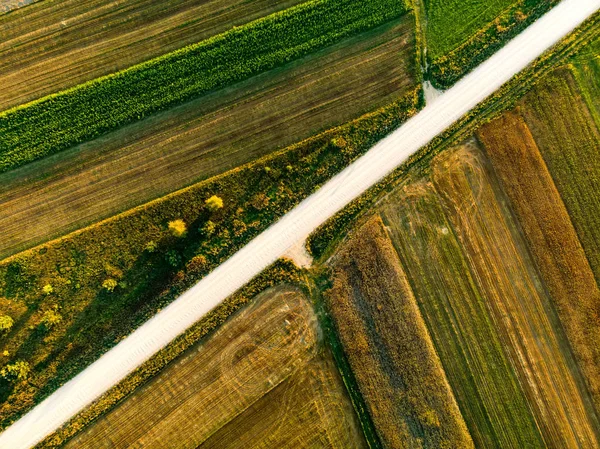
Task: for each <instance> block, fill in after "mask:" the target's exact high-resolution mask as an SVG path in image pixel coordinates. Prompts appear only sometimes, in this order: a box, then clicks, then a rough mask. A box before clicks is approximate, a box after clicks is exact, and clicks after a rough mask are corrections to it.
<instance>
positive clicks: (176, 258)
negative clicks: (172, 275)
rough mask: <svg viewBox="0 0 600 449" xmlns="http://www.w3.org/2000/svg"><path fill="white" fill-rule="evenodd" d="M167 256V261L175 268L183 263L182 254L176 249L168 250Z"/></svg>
mask: <svg viewBox="0 0 600 449" xmlns="http://www.w3.org/2000/svg"><path fill="white" fill-rule="evenodd" d="M165 258H166V260H167V263H168V264H169V265H171V266H172V267H174V268H175V267H177V266H178V265H179V264H180V263H181V256H180V255H179V253H178V252H177V251H175V250H174V249H172V250H169V251H167V254H165Z"/></svg>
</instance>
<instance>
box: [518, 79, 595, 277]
mask: <svg viewBox="0 0 600 449" xmlns="http://www.w3.org/2000/svg"><path fill="white" fill-rule="evenodd" d="M520 110H521V112H522V114H523V116H524V118H525V122H526V123H527V125H528V127H529V129H530V130H531V134H532V135H533V137H534V139H535V142H536V143H537V146H538V148H539V150H540V152H541V154H542V157H543V158H544V161H545V162H546V165H547V167H548V171H549V172H550V175H552V178H553V179H554V183H555V184H556V187H557V189H558V191H559V193H560V196H561V197H562V200H563V202H564V204H565V206H566V208H567V211H568V212H569V216H570V217H571V221H572V222H573V225H574V227H575V230H576V231H577V234H578V236H579V240H580V241H581V244H582V246H583V249H584V250H585V253H586V256H587V258H588V260H589V262H590V265H591V267H592V270H593V272H594V275H595V277H596V281H597V282H598V281H599V280H600V157H598V148H600V132H599V131H598V128H597V127H596V125H595V123H594V120H593V118H592V115H591V114H590V111H589V109H588V108H587V106H586V104H585V102H584V99H583V98H582V96H581V94H580V92H579V90H578V88H577V84H576V82H575V79H574V77H573V75H572V73H571V72H570V71H569V70H568V69H566V68H565V69H560V70H557V71H555V72H553V73H552V74H550V75H548V76H547V77H545V79H544V80H543V81H542V82H541V83H540V84H539V85H538V86H537V87H536V89H534V90H533V91H532V92H531V94H529V95H528V96H526V97H525V98H524V99H523V101H522V102H521V108H520Z"/></svg>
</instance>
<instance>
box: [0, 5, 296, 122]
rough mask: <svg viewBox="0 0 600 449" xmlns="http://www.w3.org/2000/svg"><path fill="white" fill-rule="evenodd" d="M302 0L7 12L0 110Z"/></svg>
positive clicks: (0, 54) (0, 55)
mask: <svg viewBox="0 0 600 449" xmlns="http://www.w3.org/2000/svg"><path fill="white" fill-rule="evenodd" d="M300 2H301V1H300V0H275V1H272V0H250V1H241V0H183V1H177V2H169V1H159V2H156V1H152V0H125V1H121V2H107V1H105V0H87V1H80V0H44V1H43V2H39V3H36V4H34V5H31V6H29V7H27V8H23V9H21V10H18V11H14V12H12V13H11V14H8V15H5V16H0V29H2V39H1V40H0V85H1V86H2V89H1V90H0V110H4V109H8V108H9V107H12V106H16V105H18V104H22V103H26V102H28V101H31V100H34V99H37V98H40V97H42V96H44V95H47V94H51V93H54V92H58V91H60V90H64V89H66V88H68V87H72V86H75V85H77V84H81V83H83V82H85V81H88V80H91V79H94V78H97V77H100V76H103V75H106V74H108V73H112V72H116V71H118V70H122V69H124V68H127V67H129V66H132V65H134V64H137V63H140V62H143V61H146V60H148V59H152V58H154V57H156V56H159V55H162V54H164V53H168V52H170V51H173V50H176V49H178V48H180V47H183V46H185V45H188V44H192V43H195V42H198V41H201V40H203V39H206V38H208V37H210V36H212V35H215V34H218V33H222V32H223V31H226V30H228V29H230V28H232V27H233V26H236V25H241V24H244V23H247V22H249V21H251V20H254V19H257V18H259V17H262V16H265V15H268V14H271V13H273V12H275V11H279V10H282V9H285V8H288V7H290V6H293V5H295V4H298V3H300Z"/></svg>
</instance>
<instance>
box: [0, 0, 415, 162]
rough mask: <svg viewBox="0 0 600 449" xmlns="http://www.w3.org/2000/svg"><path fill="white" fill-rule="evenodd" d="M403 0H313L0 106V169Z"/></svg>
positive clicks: (372, 17)
mask: <svg viewBox="0 0 600 449" xmlns="http://www.w3.org/2000/svg"><path fill="white" fill-rule="evenodd" d="M406 11H407V8H406V6H405V4H404V2H402V1H400V0H371V1H368V2H364V1H362V0H314V1H309V2H306V3H303V4H301V5H298V6H295V7H292V8H289V9H287V10H285V11H282V12H279V13H275V14H272V15H270V16H267V17H265V18H262V19H259V20H257V21H254V22H251V23H249V24H247V25H244V26H241V27H237V28H233V29H232V30H230V31H228V32H226V33H223V34H220V35H217V36H214V37H212V38H210V39H208V40H205V41H202V42H200V43H198V44H194V45H191V46H188V47H185V48H183V49H181V50H177V51H175V52H172V53H169V54H167V55H164V56H161V57H159V58H156V59H153V60H151V61H148V62H145V63H142V64H139V65H136V66H133V67H131V68H129V69H127V70H124V71H122V72H118V73H116V74H112V75H108V76H106V77H102V78H98V79H96V80H93V81H90V82H88V83H85V84H82V85H80V86H77V87H75V88H73V89H69V90H66V91H63V92H60V93H58V94H55V95H51V96H48V97H45V98H42V99H40V100H37V101H34V102H31V103H28V104H26V105H22V106H19V107H16V108H13V109H10V110H8V111H5V112H4V113H2V114H0V136H2V137H1V138H0V173H1V172H5V171H8V170H11V169H14V168H16V167H19V166H21V165H24V164H26V163H28V162H31V161H34V160H36V159H40V158H42V157H45V156H49V155H51V154H54V153H57V152H59V151H61V150H64V149H66V148H69V147H71V146H73V145H76V144H78V143H81V142H85V141H88V140H91V139H93V138H95V137H98V136H99V135H101V134H104V133H106V132H108V131H111V130H114V129H116V128H119V127H121V126H123V125H126V124H128V123H131V122H134V121H136V120H140V119H142V118H144V117H146V116H148V115H150V114H153V113H155V112H157V111H160V110H163V109H166V108H168V107H171V106H173V105H176V104H178V103H181V102H184V101H186V100H189V99H191V98H194V97H197V96H199V95H201V94H203V93H206V92H208V91H211V90H214V89H218V88H221V87H224V86H226V85H228V84H231V83H234V82H236V81H240V80H243V79H246V78H249V77H251V76H253V75H256V74H258V73H261V72H264V71H267V70H270V69H273V68H275V67H277V66H281V65H282V64H285V63H287V62H289V61H291V60H294V59H297V58H299V57H301V56H303V55H306V54H308V53H310V52H313V51H315V50H318V49H320V48H323V47H325V46H327V45H330V44H332V43H334V42H335V41H337V40H339V39H341V38H343V37H347V36H349V35H352V34H355V33H358V32H361V31H364V30H367V29H369V28H372V27H374V26H377V25H380V24H382V23H385V22H387V21H389V20H392V19H394V18H397V17H399V16H400V15H402V14H403V13H405V12H406Z"/></svg>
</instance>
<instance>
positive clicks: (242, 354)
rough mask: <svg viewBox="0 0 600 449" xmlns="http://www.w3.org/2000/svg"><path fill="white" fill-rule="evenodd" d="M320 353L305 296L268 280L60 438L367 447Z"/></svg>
mask: <svg viewBox="0 0 600 449" xmlns="http://www.w3.org/2000/svg"><path fill="white" fill-rule="evenodd" d="M327 357H328V355H327V354H326V353H323V350H322V349H321V348H320V342H319V330H318V325H317V321H316V317H315V315H314V312H313V310H312V307H311V305H310V303H309V301H308V300H307V299H306V298H305V297H304V296H303V295H302V294H301V293H300V292H298V291H297V290H295V289H292V288H289V287H285V288H276V289H272V290H268V291H267V292H265V293H263V294H261V295H259V297H257V298H256V299H255V300H254V303H253V304H252V305H250V306H248V307H246V308H245V309H243V310H242V311H240V312H239V313H237V314H236V315H234V316H233V317H232V318H231V319H230V320H229V321H228V322H227V323H226V324H224V325H223V326H222V327H221V328H220V329H219V330H218V331H217V332H216V333H215V334H214V335H212V336H211V337H210V338H208V339H206V340H205V341H204V342H202V343H200V344H198V345H195V346H194V347H192V348H190V349H189V350H188V351H187V352H186V353H185V354H184V355H182V356H181V357H180V358H178V359H176V360H175V361H173V362H172V363H171V364H170V365H169V366H168V367H167V368H165V369H164V370H162V371H161V372H160V374H158V375H157V376H156V377H155V378H154V379H152V380H151V381H150V382H149V383H147V384H146V385H145V386H144V387H142V388H140V389H139V390H138V391H137V392H136V393H134V394H133V395H132V396H130V397H128V398H127V399H126V400H124V401H123V402H122V403H121V404H119V405H118V406H117V407H115V408H114V409H113V410H112V411H110V412H109V413H107V414H106V415H103V416H102V417H101V418H99V419H98V420H96V421H95V422H93V423H92V424H90V425H89V426H88V427H87V428H85V429H84V430H83V431H82V432H81V433H79V434H78V435H77V436H75V437H74V438H73V439H72V440H70V441H69V442H68V443H67V444H66V445H65V446H64V447H67V448H80V447H94V448H98V449H100V448H113V449H114V448H127V447H144V448H164V447H175V446H176V447H178V448H182V449H183V448H190V449H193V448H197V447H201V448H205V447H219V448H221V447H222V448H226V447H240V446H239V443H240V442H244V443H247V444H244V445H243V446H244V447H272V448H283V447H290V448H292V447H294V448H296V447H298V448H303V447H306V448H309V447H315V444H316V443H317V442H318V443H322V445H320V444H319V445H318V447H330V448H340V449H342V448H343V449H346V448H353V447H364V443H363V439H362V436H361V434H360V431H359V428H358V425H357V422H356V420H355V418H354V415H353V410H352V406H351V404H350V402H349V399H348V398H347V397H346V396H345V395H344V393H343V384H342V382H341V379H340V378H339V375H338V374H337V372H336V369H335V366H333V364H332V363H331V361H330V360H329V359H328V358H327ZM300 436H304V437H306V438H304V439H299V437H300ZM236 441H237V442H238V445H237V446H236V445H235V442H236ZM290 442H291V443H292V444H291V445H290V444H289V443H290Z"/></svg>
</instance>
